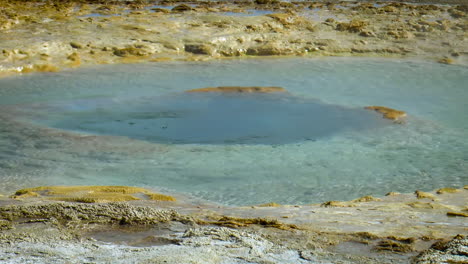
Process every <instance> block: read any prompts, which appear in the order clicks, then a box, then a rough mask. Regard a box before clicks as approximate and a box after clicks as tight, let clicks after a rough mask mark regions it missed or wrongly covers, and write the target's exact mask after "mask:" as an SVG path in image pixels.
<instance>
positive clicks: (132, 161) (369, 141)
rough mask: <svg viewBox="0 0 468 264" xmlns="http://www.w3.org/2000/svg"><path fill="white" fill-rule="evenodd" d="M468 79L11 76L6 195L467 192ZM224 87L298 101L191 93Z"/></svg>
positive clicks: (278, 73)
mask: <svg viewBox="0 0 468 264" xmlns="http://www.w3.org/2000/svg"><path fill="white" fill-rule="evenodd" d="M467 82H468V68H466V67H457V66H451V65H441V64H432V63H425V62H409V61H398V60H380V61H379V60H374V59H350V58H326V59H307V58H298V59H268V60H242V61H237V60H234V61H222V62H172V63H156V64H137V65H114V66H99V67H93V68H86V69H79V70H74V71H64V72H59V73H43V74H32V75H25V76H17V77H10V78H4V79H0V122H1V126H0V179H1V181H0V192H1V193H9V192H12V191H13V190H15V189H18V188H22V187H31V186H37V185H59V184H69V185H76V184H82V185H91V184H96V185H104V184H105V185H134V186H142V187H149V188H154V189H156V190H159V191H166V192H169V193H179V194H181V195H185V196H189V197H192V198H199V199H202V200H209V201H213V202H218V203H223V204H229V205H245V204H259V203H265V202H278V203H287V204H304V203H312V202H322V201H326V200H349V199H354V198H357V197H359V196H363V195H376V196H379V195H384V194H385V193H386V192H389V191H399V192H412V191H414V190H416V189H421V190H432V189H435V188H438V187H446V186H453V187H460V186H462V185H464V184H467V182H468V141H467V140H466V138H467V136H468V118H467V116H468V90H467V89H466V83H467ZM213 86H281V87H284V88H285V89H287V90H288V93H287V94H271V95H265V94H263V95H261V94H253V95H252V94H250V95H222V94H209V95H207V94H203V95H193V94H186V93H184V91H186V90H189V89H195V88H202V87H213ZM367 105H383V106H387V107H392V108H395V109H400V110H404V111H406V112H407V113H408V117H407V120H406V123H404V124H393V123H392V122H389V121H388V120H384V119H381V118H380V116H378V114H376V113H374V112H369V111H367V110H363V109H362V107H363V106H367ZM308 121H309V122H308ZM145 128H146V129H145ZM173 128H177V129H173ZM171 129H173V130H171ZM271 131H277V133H270V132H271ZM154 135H159V136H154ZM246 135H247V137H246ZM259 135H260V136H259Z"/></svg>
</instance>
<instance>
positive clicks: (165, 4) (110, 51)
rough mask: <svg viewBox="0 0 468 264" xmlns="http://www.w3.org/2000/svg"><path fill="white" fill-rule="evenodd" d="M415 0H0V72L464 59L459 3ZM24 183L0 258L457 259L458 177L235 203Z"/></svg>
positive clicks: (11, 209) (3, 212) (0, 213)
mask: <svg viewBox="0 0 468 264" xmlns="http://www.w3.org/2000/svg"><path fill="white" fill-rule="evenodd" d="M416 2H418V3H417V4H415V3H403V2H401V1H395V2H388V1H387V2H379V3H375V2H352V1H346V2H345V1H342V2H338V1H328V2H317V1H314V2H309V1H301V2H280V1H275V0H256V1H253V2H252V1H232V2H202V1H198V2H180V1H175V0H164V1H160V2H156V1H154V2H153V1H152V2H146V1H126V2H123V1H99V0H95V1H93V0H67V1H19V0H0V50H1V53H0V76H7V75H11V74H25V73H29V72H34V71H44V72H47V71H59V70H62V69H67V68H74V67H80V66H87V65H95V64H110V63H136V62H155V63H157V62H158V61H166V60H186V61H191V60H210V59H222V58H233V57H236V58H237V57H245V58H247V57H252V56H379V57H405V58H418V59H421V58H422V59H425V60H431V61H439V62H441V63H447V64H459V65H468V38H467V37H468V35H467V29H468V19H467V12H468V6H467V5H466V2H465V1H463V0H445V1H432V2H431V3H427V1H416ZM434 2H435V3H434ZM442 4H443V5H442ZM41 190H42V189H41ZM34 193H35V194H31V192H24V193H17V194H16V195H15V196H14V197H13V198H9V197H2V196H0V252H2V253H0V262H2V263H467V262H468V257H467V256H468V241H467V238H466V236H463V234H466V232H467V229H468V226H467V225H466V216H467V214H468V211H467V210H468V208H467V207H466V204H468V203H467V197H468V196H467V193H468V190H467V188H466V187H465V188H464V189H458V190H456V189H441V190H439V191H438V192H437V193H436V192H431V193H425V192H419V191H418V192H416V193H415V194H396V193H390V194H389V195H388V196H386V197H384V198H382V199H378V198H374V197H363V198H360V199H356V200H354V201H348V202H340V201H330V202H327V203H324V204H321V205H307V206H293V205H291V206H289V205H277V204H267V205H261V206H253V207H237V208H232V207H223V206H218V205H212V204H197V205H194V204H190V202H189V201H177V202H174V201H170V199H169V201H157V199H156V200H154V199H149V200H138V199H131V201H125V199H124V198H122V199H124V201H123V202H122V201H120V202H110V203H105V202H108V201H102V200H100V199H98V198H96V197H94V196H93V197H92V199H91V198H89V197H88V198H86V197H85V198H84V199H81V200H80V199H75V198H76V197H74V198H68V199H64V198H63V197H60V198H57V197H55V198H54V199H49V198H50V197H46V196H44V195H41V193H39V194H38V193H37V192H36V191H34ZM148 193H150V192H148ZM148 193H143V194H145V195H148ZM26 194H27V195H26ZM25 195H26V196H25ZM56 200H59V201H56ZM79 202H81V203H79ZM82 202H85V203H82ZM95 202H104V203H95Z"/></svg>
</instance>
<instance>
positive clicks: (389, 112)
mask: <svg viewBox="0 0 468 264" xmlns="http://www.w3.org/2000/svg"><path fill="white" fill-rule="evenodd" d="M364 108H365V109H369V110H375V111H377V112H379V113H381V114H382V115H383V117H384V118H388V119H391V120H400V119H401V118H403V117H405V116H406V112H404V111H399V110H395V109H392V108H388V107H385V106H366V107H364Z"/></svg>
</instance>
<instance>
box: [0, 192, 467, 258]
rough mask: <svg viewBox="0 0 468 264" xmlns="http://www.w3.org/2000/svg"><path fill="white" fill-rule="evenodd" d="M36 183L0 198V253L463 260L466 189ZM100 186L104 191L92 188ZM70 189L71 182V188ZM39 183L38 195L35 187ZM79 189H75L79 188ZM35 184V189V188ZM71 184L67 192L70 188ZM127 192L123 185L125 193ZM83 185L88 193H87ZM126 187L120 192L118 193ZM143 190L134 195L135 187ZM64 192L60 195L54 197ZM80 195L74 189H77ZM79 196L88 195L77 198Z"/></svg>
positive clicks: (25, 255) (8, 255)
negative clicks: (297, 199) (246, 189)
mask: <svg viewBox="0 0 468 264" xmlns="http://www.w3.org/2000/svg"><path fill="white" fill-rule="evenodd" d="M84 188H87V187H78V189H76V188H74V187H73V188H72V187H70V188H69V187H66V189H67V190H64V189H63V188H62V187H60V188H58V189H57V188H53V187H52V188H48V187H41V188H33V189H25V190H20V191H18V192H17V193H16V194H15V195H14V196H12V197H11V198H7V197H3V199H1V200H0V205H1V206H0V248H1V252H3V253H2V254H0V261H1V262H2V263H64V262H67V263H419V264H422V263H466V262H467V261H468V256H467V255H468V240H467V238H466V237H465V236H463V234H466V231H467V229H468V226H467V225H466V218H465V217H467V216H468V207H466V204H467V197H468V196H467V194H468V186H465V188H464V189H452V188H443V189H439V190H437V191H436V192H421V191H417V192H416V193H415V194H398V193H389V194H388V195H387V196H386V197H383V198H375V197H371V196H366V197H362V198H359V199H356V200H353V201H348V202H340V201H329V202H326V203H323V204H312V205H303V206H293V205H279V204H274V203H271V204H264V205H258V206H249V207H225V206H219V205H213V204H197V205H194V204H191V203H190V201H183V200H179V201H174V200H172V199H167V196H162V197H163V198H164V199H161V200H158V199H155V198H154V195H151V196H150V197H148V199H134V198H128V200H129V201H127V202H108V203H106V201H104V200H102V199H101V200H99V201H100V202H101V203H93V202H92V201H91V202H85V203H77V202H64V201H70V197H74V198H77V197H78V196H80V197H84V196H86V195H91V197H92V198H93V199H96V197H97V196H98V195H103V196H102V197H107V198H109V197H111V196H112V195H110V194H112V192H116V193H120V192H123V191H122V188H124V189H125V188H128V189H129V193H131V194H132V195H136V192H141V193H142V194H148V193H149V194H152V193H151V192H148V191H146V190H144V189H141V188H139V189H135V188H133V187H118V188H115V187H112V188H111V189H109V188H107V187H106V189H107V190H104V189H103V187H89V193H88V194H84V193H83V191H84ZM96 188H98V189H99V192H98V193H95V192H94V191H95V190H96ZM70 190H71V191H72V192H69V191H70ZM33 191H34V193H35V195H32V194H31V192H33ZM76 191H78V193H79V195H78V196H77V193H76ZM36 192H38V193H36ZM67 193H68V194H67ZM125 193H127V192H124V194H125ZM83 195H84V196H83ZM122 195H123V194H120V196H119V195H116V196H119V197H118V198H116V200H119V201H120V200H121V199H122ZM137 197H138V196H137ZM57 200H58V201H57ZM75 200H76V199H75ZM78 200H79V201H83V199H82V198H81V199H78Z"/></svg>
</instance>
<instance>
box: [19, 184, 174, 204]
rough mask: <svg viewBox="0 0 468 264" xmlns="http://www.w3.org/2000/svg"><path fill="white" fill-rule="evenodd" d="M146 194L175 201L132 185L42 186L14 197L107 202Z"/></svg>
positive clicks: (159, 199) (153, 197)
mask: <svg viewBox="0 0 468 264" xmlns="http://www.w3.org/2000/svg"><path fill="white" fill-rule="evenodd" d="M135 194H144V195H146V197H147V198H148V199H149V200H154V201H175V200H176V199H175V198H174V197H172V196H168V195H163V194H159V193H153V192H151V191H150V190H147V189H145V188H140V187H131V186H40V187H34V188H27V189H21V190H18V191H17V192H16V193H15V194H14V195H13V196H12V198H15V199H24V198H29V197H41V198H45V199H48V200H54V201H67V202H81V203H106V202H124V201H134V200H141V199H140V198H138V197H136V196H134V195H135Z"/></svg>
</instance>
